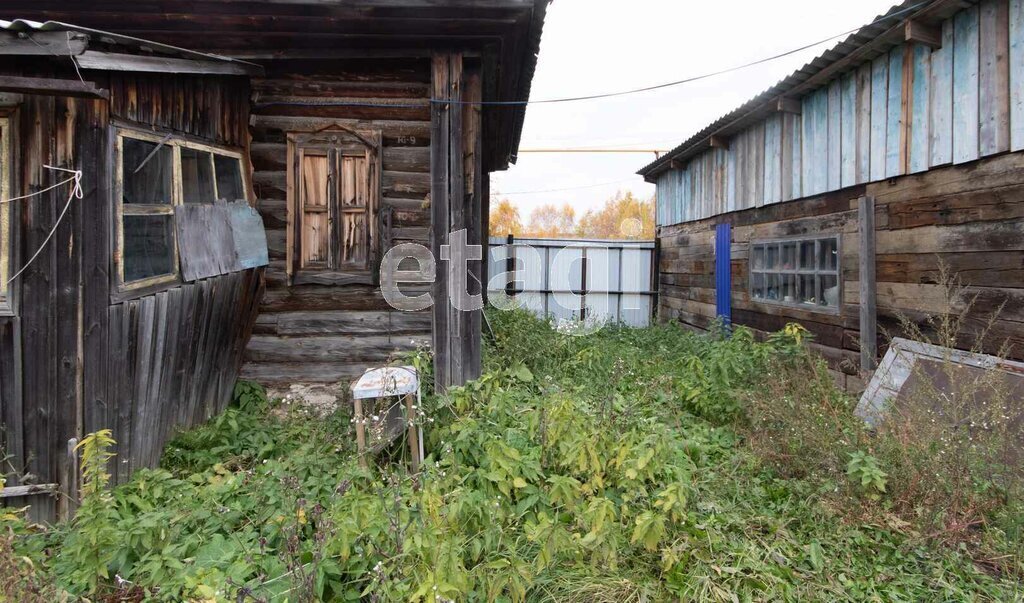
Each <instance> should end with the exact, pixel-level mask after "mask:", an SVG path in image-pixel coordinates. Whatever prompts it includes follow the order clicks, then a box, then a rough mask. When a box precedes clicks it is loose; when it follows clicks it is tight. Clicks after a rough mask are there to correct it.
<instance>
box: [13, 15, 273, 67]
mask: <svg viewBox="0 0 1024 603" xmlns="http://www.w3.org/2000/svg"><path fill="white" fill-rule="evenodd" d="M0 30H4V31H11V32H36V31H38V32H50V31H68V32H76V33H82V34H85V35H88V36H89V37H90V39H95V40H96V41H99V42H103V43H106V44H118V45H121V46H130V47H132V48H137V49H139V50H142V51H148V52H153V53H157V54H160V55H164V56H174V57H180V58H183V59H191V60H201V61H220V62H225V63H231V64H234V65H238V66H239V67H242V68H243V69H244V70H245V71H247V72H251V74H252V75H259V74H262V72H263V68H262V67H261V66H259V65H257V64H255V63H250V62H248V61H242V60H239V59H233V58H231V57H226V56H222V55H219V54H209V53H205V52H196V51H194V50H188V49H185V48H179V47H177V46H171V45H170V44H161V43H160V42H153V41H150V40H143V39H141V38H135V37H132V36H126V35H122V34H116V33H113V32H109V31H103V30H100V29H92V28H90V27H82V26H79V25H73V24H71V23H64V22H62V21H45V22H40V21H32V20H30V19H14V20H13V21H5V20H3V19H0Z"/></svg>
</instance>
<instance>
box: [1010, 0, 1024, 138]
mask: <svg viewBox="0 0 1024 603" xmlns="http://www.w3.org/2000/svg"><path fill="white" fill-rule="evenodd" d="M1009 13H1010V14H1009V26H1010V32H1009V34H1010V149H1011V150H1014V151H1020V150H1021V149H1024V0H1010V11H1009Z"/></svg>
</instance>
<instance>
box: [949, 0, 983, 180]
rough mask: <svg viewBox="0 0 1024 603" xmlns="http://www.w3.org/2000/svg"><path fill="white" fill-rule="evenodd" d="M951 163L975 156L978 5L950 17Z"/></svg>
mask: <svg viewBox="0 0 1024 603" xmlns="http://www.w3.org/2000/svg"><path fill="white" fill-rule="evenodd" d="M953 44H954V46H953V162H954V163H964V162H967V161H973V160H975V159H977V158H978V115H979V114H978V8H977V7H976V6H974V7H971V8H967V9H964V10H962V11H960V12H959V13H957V14H956V16H955V17H953Z"/></svg>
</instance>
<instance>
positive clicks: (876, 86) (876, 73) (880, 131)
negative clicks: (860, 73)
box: [869, 56, 889, 180]
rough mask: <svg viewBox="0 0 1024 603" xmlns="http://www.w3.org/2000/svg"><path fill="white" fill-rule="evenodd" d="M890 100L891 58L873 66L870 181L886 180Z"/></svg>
mask: <svg viewBox="0 0 1024 603" xmlns="http://www.w3.org/2000/svg"><path fill="white" fill-rule="evenodd" d="M888 100H889V57H887V56H881V57H878V58H877V59H875V60H874V62H873V63H872V64H871V174H870V178H869V180H883V179H884V178H885V134H886V117H887V114H886V106H887V103H888Z"/></svg>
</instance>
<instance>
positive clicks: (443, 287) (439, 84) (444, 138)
mask: <svg viewBox="0 0 1024 603" xmlns="http://www.w3.org/2000/svg"><path fill="white" fill-rule="evenodd" d="M449 67H450V66H449V62H448V54H447V53H438V54H436V55H434V58H433V73H432V82H433V90H434V93H433V97H434V98H436V99H449V98H451V96H450V95H451V89H450V84H449ZM450 109H451V108H450V106H449V105H448V104H445V103H431V105H430V227H431V229H430V232H431V237H430V238H431V241H430V243H431V245H430V246H431V250H432V251H433V253H434V258H437V259H440V257H441V246H442V245H446V244H447V243H448V207H449V182H448V170H449V162H448V154H449V151H450V149H449V141H448V138H449V114H450V112H451V111H450ZM433 297H434V306H433V308H432V312H433V328H432V335H433V337H432V341H433V351H434V387H435V389H436V390H437V391H438V392H444V391H445V390H446V389H447V386H448V383H449V380H450V373H449V367H448V355H449V350H448V306H449V305H450V304H449V300H448V271H447V270H446V269H445V268H444V267H439V268H438V271H437V278H435V279H434V287H433Z"/></svg>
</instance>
